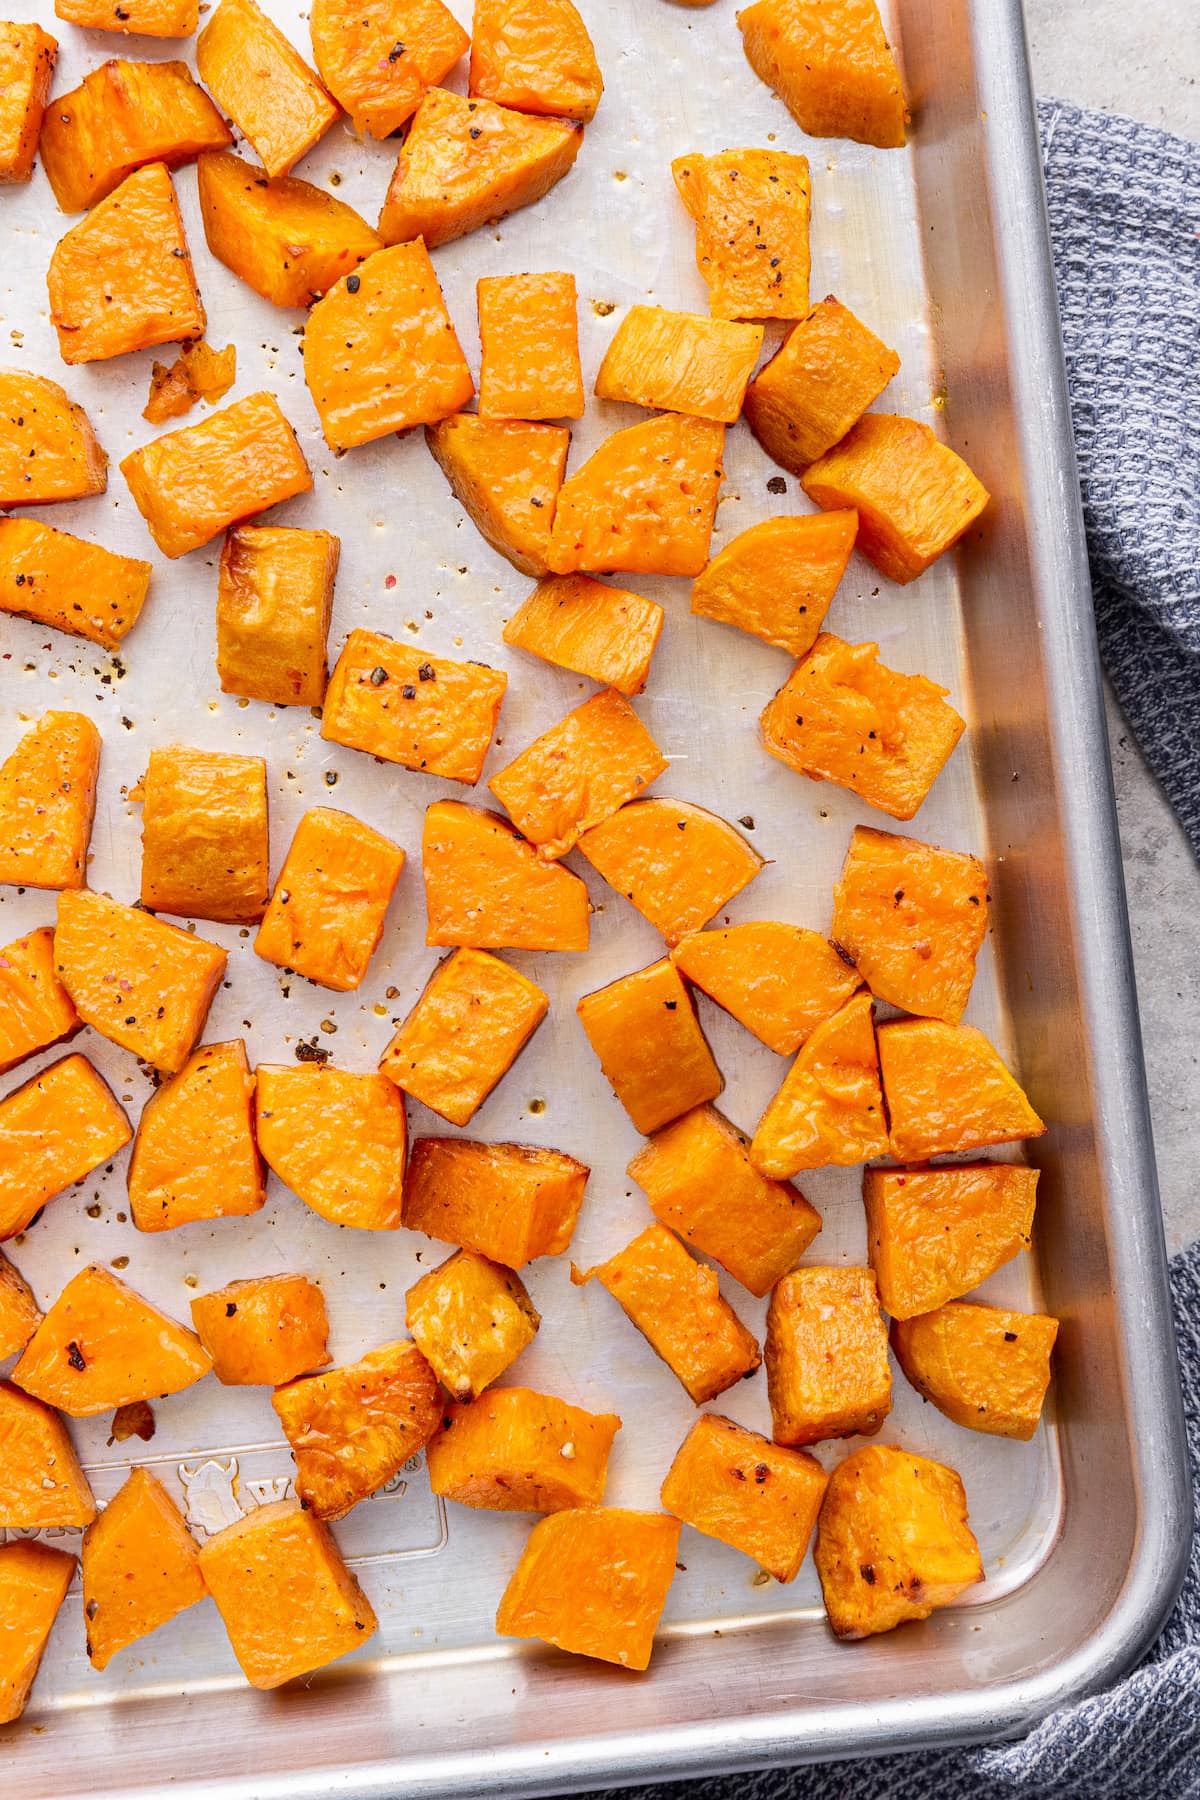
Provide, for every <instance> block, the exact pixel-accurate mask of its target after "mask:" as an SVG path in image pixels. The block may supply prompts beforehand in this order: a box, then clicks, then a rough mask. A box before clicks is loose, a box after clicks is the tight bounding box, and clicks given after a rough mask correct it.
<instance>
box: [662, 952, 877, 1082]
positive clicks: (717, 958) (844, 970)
mask: <svg viewBox="0 0 1200 1800" xmlns="http://www.w3.org/2000/svg"><path fill="white" fill-rule="evenodd" d="M671 961H672V962H673V963H674V964H675V967H676V968H677V969H679V970H680V971H681V973H682V974H684V975H685V976H686V977H687V979H688V980H689V981H691V982H694V983H695V985H696V986H697V987H698V988H702V989H703V990H704V992H705V993H706V994H707V995H708V997H709V999H710V1000H715V1001H716V1003H717V1005H718V1006H721V1007H724V1009H725V1011H726V1012H727V1013H731V1014H732V1015H733V1017H734V1018H735V1019H736V1020H737V1022H738V1024H739V1025H744V1026H745V1027H746V1030H747V1031H752V1032H753V1033H754V1036H755V1037H756V1038H758V1039H759V1040H760V1041H761V1042H762V1043H764V1044H765V1045H766V1046H767V1048H768V1049H769V1050H774V1051H775V1053H776V1055H777V1056H792V1055H794V1054H795V1052H796V1051H797V1050H798V1049H799V1048H800V1046H801V1044H802V1043H803V1042H804V1040H805V1039H806V1038H807V1037H808V1036H810V1034H811V1033H812V1032H813V1031H815V1030H816V1028H817V1026H818V1025H820V1024H822V1023H823V1022H824V1021H825V1020H826V1019H829V1018H832V1016H833V1014H834V1013H835V1012H838V1011H839V1010H840V1009H841V1007H843V1006H844V1005H845V1003H846V1001H847V1000H849V998H850V996H851V995H852V994H855V993H857V991H858V989H859V988H860V987H861V986H862V982H861V980H860V979H859V975H858V972H857V970H855V969H851V968H849V967H848V966H847V964H846V962H845V960H844V959H843V958H842V957H840V956H839V955H838V953H837V951H836V950H835V949H834V948H833V945H832V944H830V943H829V942H828V941H827V940H826V939H825V938H823V937H822V936H821V934H820V932H817V931H806V930H805V929H804V927H803V926H802V925H784V924H782V923H780V922H779V921H777V920H772V919H767V920H763V921H761V922H755V923H753V924H748V925H726V926H724V927H722V928H721V929H720V930H718V931H697V932H694V933H693V934H692V935H691V936H690V937H685V938H683V939H682V940H681V942H680V943H679V944H677V945H676V947H675V949H674V950H672V952H671Z"/></svg>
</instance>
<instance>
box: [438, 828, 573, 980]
mask: <svg viewBox="0 0 1200 1800" xmlns="http://www.w3.org/2000/svg"><path fill="white" fill-rule="evenodd" d="M421 861H422V874H423V876H424V880H425V911H426V915H427V921H428V923H427V929H426V932H425V942H426V943H427V944H432V945H443V946H455V945H460V944H465V945H468V946H472V947H474V948H477V949H481V950H505V949H508V950H586V949H587V947H588V915H589V913H590V911H591V906H590V902H589V900H588V892H587V889H586V887H585V886H584V885H583V883H582V881H580V879H579V877H578V875H572V874H571V871H570V870H569V869H563V868H560V867H559V865H558V864H557V863H550V862H546V861H545V859H544V858H543V857H541V856H539V855H538V853H537V851H536V850H535V849H534V847H533V845H532V844H527V843H526V842H525V840H524V838H522V837H518V836H517V833H516V832H515V831H514V830H513V828H512V826H511V825H510V824H509V823H508V821H507V819H502V818H501V817H500V815H499V813H493V812H484V811H483V810H482V809H481V808H480V807H477V806H464V805H463V803H462V802H461V801H459V800H437V801H435V802H434V804H433V805H432V806H431V807H430V808H429V809H428V811H427V812H426V814H425V828H424V832H423V834H422V839H421Z"/></svg>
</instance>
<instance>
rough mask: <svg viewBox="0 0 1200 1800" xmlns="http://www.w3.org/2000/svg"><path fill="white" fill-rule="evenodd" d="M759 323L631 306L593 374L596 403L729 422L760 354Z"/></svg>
mask: <svg viewBox="0 0 1200 1800" xmlns="http://www.w3.org/2000/svg"><path fill="white" fill-rule="evenodd" d="M762 340H763V328H762V326H761V325H743V324H736V323H734V322H733V321H732V320H729V319H710V318H708V317H707V316H706V315H705V314H703V313H685V312H671V311H669V310H668V309H667V308H666V307H664V306H631V307H630V309H629V311H628V312H627V313H626V314H625V317H624V318H623V319H622V320H621V323H620V325H619V326H618V327H617V330H616V334H615V335H614V337H613V339H612V342H611V343H610V344H609V346H608V349H607V351H606V352H605V355H604V360H603V362H602V363H601V364H600V368H599V370H598V371H597V374H596V385H595V388H594V390H593V391H594V393H595V394H596V396H597V398H598V399H600V400H624V401H627V402H629V403H630V404H631V405H633V406H649V407H655V408H660V407H661V408H663V409H665V410H666V411H668V412H677V413H687V414H688V415H689V416H690V417H692V418H697V419H716V420H718V421H720V423H722V424H725V425H732V424H733V423H734V421H735V420H736V419H737V417H738V415H739V413H740V412H741V410H742V399H743V397H744V395H745V392H746V383H747V382H748V381H749V379H750V373H751V370H752V369H753V368H754V365H755V363H756V362H757V360H758V353H759V351H760V350H761V349H762Z"/></svg>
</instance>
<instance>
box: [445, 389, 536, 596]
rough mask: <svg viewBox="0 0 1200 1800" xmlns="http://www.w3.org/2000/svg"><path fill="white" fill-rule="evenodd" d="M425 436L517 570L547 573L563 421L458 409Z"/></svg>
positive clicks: (483, 532) (479, 526)
mask: <svg viewBox="0 0 1200 1800" xmlns="http://www.w3.org/2000/svg"><path fill="white" fill-rule="evenodd" d="M425 442H426V443H427V444H428V446H429V450H430V454H431V455H432V456H433V458H434V460H435V462H436V463H437V465H438V467H439V468H440V469H441V471H442V473H443V475H445V477H446V480H447V481H448V482H449V483H450V489H451V492H452V493H453V495H454V497H455V499H456V500H457V501H458V502H459V503H460V505H461V506H462V507H463V508H464V509H465V511H466V513H467V515H468V517H469V518H470V519H471V522H472V524H473V525H474V526H475V528H476V530H477V531H478V532H479V534H480V536H481V537H483V538H485V539H486V540H487V542H488V543H489V544H490V545H491V546H492V549H493V550H495V551H497V552H498V553H499V554H500V555H501V556H503V557H507V559H508V561H509V562H510V563H511V564H512V565H513V567H514V568H515V569H520V571H521V572H522V574H524V575H545V574H546V573H547V571H548V569H549V566H550V564H549V558H550V542H551V530H552V527H553V523H554V513H555V508H556V506H557V504H558V495H559V492H560V490H561V488H562V479H563V471H564V470H565V469H566V466H567V451H568V449H569V448H570V443H571V433H570V431H569V430H568V429H567V427H566V426H565V425H539V424H532V425H526V424H523V423H521V422H519V421H517V420H506V419H482V418H480V417H479V415H478V414H477V413H456V414H455V415H454V417H453V418H451V419H444V420H443V421H442V422H441V424H439V425H427V426H426V427H425Z"/></svg>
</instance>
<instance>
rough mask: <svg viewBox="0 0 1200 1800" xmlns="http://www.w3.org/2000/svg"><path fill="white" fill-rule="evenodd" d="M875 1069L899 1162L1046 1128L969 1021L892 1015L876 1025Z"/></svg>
mask: <svg viewBox="0 0 1200 1800" xmlns="http://www.w3.org/2000/svg"><path fill="white" fill-rule="evenodd" d="M879 1069H880V1074H881V1075H882V1078H883V1092H884V1095H885V1097H886V1099H887V1107H888V1116H889V1118H890V1119H891V1145H892V1155H893V1156H894V1157H895V1158H896V1161H897V1162H924V1161H925V1160H926V1158H928V1157H931V1156H949V1155H952V1154H953V1153H954V1152H955V1151H957V1150H978V1149H983V1148H984V1147H986V1146H987V1145H988V1144H1009V1143H1013V1142H1014V1141H1015V1140H1016V1139H1018V1138H1033V1137H1041V1135H1042V1133H1043V1132H1044V1131H1045V1129H1046V1126H1045V1124H1044V1123H1043V1121H1042V1120H1041V1119H1039V1117H1038V1115H1037V1113H1036V1112H1035V1111H1034V1110H1033V1107H1032V1106H1031V1105H1030V1102H1029V1098H1028V1096H1027V1095H1026V1093H1025V1091H1024V1089H1023V1088H1022V1087H1021V1086H1020V1084H1019V1083H1018V1082H1017V1081H1016V1080H1015V1079H1014V1077H1013V1076H1012V1075H1010V1074H1009V1072H1008V1070H1007V1069H1006V1068H1005V1066H1004V1064H1003V1062H1002V1061H1001V1060H1000V1056H999V1054H998V1052H997V1051H996V1049H995V1048H994V1047H993V1045H991V1044H990V1043H989V1042H988V1040H987V1038H985V1037H984V1035H983V1033H982V1031H977V1030H976V1029H975V1027H974V1026H973V1025H947V1024H944V1023H943V1021H942V1020H941V1019H891V1020H889V1021H888V1023H887V1024H886V1025H881V1026H880V1027H879Z"/></svg>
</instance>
